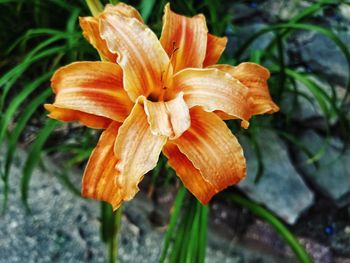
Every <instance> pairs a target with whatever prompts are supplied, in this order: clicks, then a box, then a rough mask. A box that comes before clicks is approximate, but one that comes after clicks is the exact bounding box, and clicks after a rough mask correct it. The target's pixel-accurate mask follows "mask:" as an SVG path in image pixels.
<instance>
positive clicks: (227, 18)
mask: <svg viewBox="0 0 350 263" xmlns="http://www.w3.org/2000/svg"><path fill="white" fill-rule="evenodd" d="M110 2H111V3H116V2H117V1H110ZM126 2H127V3H129V4H131V5H133V6H136V7H137V8H138V9H139V10H140V12H141V14H142V16H143V18H144V20H145V22H147V23H148V25H149V26H150V27H151V28H152V29H153V30H154V31H155V32H156V33H157V34H158V35H159V34H160V31H161V26H162V13H163V7H164V5H165V4H166V2H167V1H165V0H160V1H155V0H141V1H126ZM170 2H171V5H172V9H173V10H174V11H176V12H178V13H181V14H184V15H189V16H192V15H195V14H197V13H203V14H204V15H205V16H206V18H207V23H208V27H209V31H210V32H212V33H214V34H216V35H225V32H226V31H227V29H230V28H232V27H234V25H233V24H232V21H233V18H234V14H229V13H228V12H227V10H228V9H229V6H230V5H231V3H230V2H229V1H214V0H204V1H194V0H190V1H170ZM236 2H244V1H236ZM106 3H107V1H103V4H106ZM341 3H343V4H349V3H348V2H347V1H340V0H339V1H315V2H314V3H313V4H311V5H310V6H309V7H308V8H306V9H305V10H304V11H302V12H300V13H299V14H298V15H296V16H295V17H294V18H292V19H290V20H289V21H278V22H275V23H274V24H271V25H268V26H266V27H264V28H262V29H261V30H260V31H258V32H256V33H253V34H252V35H251V37H250V38H249V39H248V40H247V41H246V42H245V43H243V44H242V45H240V46H239V47H237V48H236V52H235V54H234V55H233V56H232V57H227V56H224V57H223V58H222V62H224V63H231V64H232V63H233V64H238V63H239V62H242V61H249V60H250V61H253V62H258V63H261V64H263V65H265V66H267V67H268V68H269V69H270V71H271V72H272V77H271V79H270V82H269V84H270V89H271V94H272V96H273V97H274V100H275V101H276V103H277V104H279V102H281V100H282V99H283V98H284V97H285V96H292V97H293V105H292V106H293V107H292V108H291V109H290V110H289V111H281V112H279V113H278V114H274V115H273V116H263V117H261V116H258V117H255V118H254V119H252V121H251V128H250V129H249V130H247V131H246V132H245V135H246V136H248V137H249V138H250V141H251V144H252V146H253V148H254V149H255V151H256V158H257V159H258V163H259V169H258V173H257V175H256V179H257V181H258V179H259V178H260V177H261V175H262V174H263V171H264V163H263V160H262V154H263V153H262V152H263V151H262V150H261V149H260V148H259V145H258V144H257V140H256V136H257V134H258V133H259V132H261V130H263V129H271V130H274V131H275V132H276V133H277V134H278V135H279V136H280V137H281V138H282V139H283V140H285V141H288V142H289V143H291V144H293V145H294V146H295V147H297V148H298V149H300V150H301V151H303V152H305V154H307V156H308V157H309V162H311V163H314V164H315V165H317V161H318V160H319V158H320V157H321V156H322V154H323V153H324V152H325V148H326V147H327V146H326V145H327V140H325V144H324V145H322V146H320V150H319V151H318V152H317V153H316V154H313V153H311V152H309V150H308V149H307V148H306V147H305V146H304V145H303V144H302V143H301V142H300V141H299V139H298V131H297V130H296V129H295V124H296V123H295V121H294V119H297V116H294V114H295V112H296V110H295V109H296V108H298V107H299V103H300V102H299V98H306V99H307V100H310V101H311V100H316V101H317V103H318V105H319V107H320V109H321V110H322V113H323V121H324V123H325V129H324V130H323V131H322V132H323V133H324V134H325V137H326V138H327V137H328V136H330V135H333V136H334V135H336V136H338V137H340V138H341V139H343V141H344V147H345V146H346V144H347V140H346V139H347V137H348V136H347V133H348V131H349V128H350V126H349V119H348V115H347V111H348V108H347V107H348V105H346V99H347V97H348V94H349V92H350V80H348V84H347V86H346V93H345V96H344V97H343V98H339V97H338V95H337V93H336V91H335V90H334V89H335V88H334V86H333V85H332V83H329V85H330V87H331V90H332V94H328V93H327V92H326V91H325V90H324V89H323V88H322V87H321V86H319V84H318V83H317V82H315V81H314V79H315V78H316V79H320V80H321V81H323V82H324V81H325V80H324V78H323V76H322V75H318V76H314V75H313V74H311V73H309V72H308V71H307V69H300V68H294V67H292V66H290V65H288V64H286V61H285V59H284V56H285V41H286V39H287V37H288V36H289V35H290V34H291V33H293V32H295V31H297V30H311V31H315V32H318V33H319V34H322V35H324V36H325V37H327V38H329V39H330V40H331V41H333V42H334V44H335V45H336V46H337V47H338V48H339V52H341V53H343V54H344V56H345V58H346V61H347V63H348V69H349V76H350V53H349V48H348V45H347V44H346V43H344V42H342V40H341V39H340V38H339V37H338V36H337V34H335V33H334V32H333V31H332V29H327V28H325V27H320V26H318V25H316V24H313V23H312V18H313V17H314V16H315V15H317V14H319V13H320V12H322V10H324V9H325V8H326V7H329V6H332V7H334V8H337V6H338V5H339V4H341ZM0 5H1V6H0V7H1V8H0V40H1V41H0V72H1V75H0V109H1V115H0V120H1V123H0V143H4V144H6V145H7V146H6V151H5V161H4V163H1V164H0V165H1V166H0V171H1V178H2V180H3V182H4V191H3V192H4V202H3V203H4V204H3V208H4V209H5V208H6V202H7V199H8V194H9V186H8V181H9V176H10V175H11V171H10V167H11V163H12V162H13V160H14V155H15V149H16V147H17V144H18V143H24V144H26V145H27V146H29V150H28V151H29V154H28V159H27V161H26V163H25V165H24V170H23V177H22V180H21V192H22V197H23V201H24V203H26V200H27V197H28V188H29V187H30V178H31V173H32V171H33V169H34V167H35V166H36V165H37V164H38V163H39V162H40V156H41V155H42V154H43V153H45V152H46V153H50V152H51V153H52V152H55V153H57V152H62V153H64V154H66V155H68V156H69V157H70V158H69V161H67V162H65V167H64V168H63V169H62V173H61V174H58V175H57V176H58V178H59V179H60V180H61V181H62V183H64V184H65V185H66V186H67V187H68V188H69V189H71V190H72V191H73V192H75V193H76V194H77V195H79V190H78V189H76V188H75V187H74V185H73V184H72V183H71V181H70V179H69V170H70V169H71V167H73V166H76V165H81V164H84V162H85V161H86V160H87V158H88V157H89V155H90V153H91V150H92V148H93V147H94V145H95V144H94V142H96V139H97V138H98V134H97V133H96V132H94V131H90V130H87V129H84V128H82V127H77V126H74V125H72V124H59V123H57V122H56V121H53V120H48V119H47V118H46V116H45V115H46V113H45V111H44V109H43V108H42V104H43V103H45V102H47V101H50V96H52V93H51V89H50V87H49V85H50V84H49V79H50V76H51V75H52V73H53V72H54V71H55V70H56V69H57V68H58V67H60V66H62V65H66V64H68V63H70V62H73V61H77V60H99V57H98V54H97V52H95V50H94V49H93V48H92V47H91V46H90V45H89V44H88V43H87V42H86V41H85V40H84V38H83V37H82V34H81V29H80V28H79V25H78V16H88V15H90V12H89V9H88V7H87V5H86V4H85V2H84V1H82V0H76V1H64V0H48V1H39V0H0ZM268 32H273V33H274V37H273V39H272V40H271V42H270V43H269V45H268V47H267V48H266V49H264V50H259V49H257V50H250V52H249V54H248V53H247V52H245V51H246V50H247V49H249V48H250V47H251V45H252V43H253V42H254V41H255V40H257V39H259V38H260V37H261V36H263V35H264V34H266V33H268ZM298 82H300V83H302V84H304V85H305V86H306V88H307V89H308V90H309V91H310V94H311V96H312V98H310V95H308V94H305V93H303V92H302V91H299V90H298V89H297V88H296V83H298ZM257 119H259V121H258V120H257ZM229 125H230V127H231V128H232V130H234V131H237V129H239V128H238V127H237V125H236V123H234V122H230V123H229ZM307 125H308V124H307V123H304V124H303V127H307ZM64 131H66V132H65V133H66V134H65V136H60V135H62V133H63V132H64ZM28 134H29V135H33V134H34V135H35V139H34V140H31V139H29V140H28V138H27V137H28ZM50 138H51V139H50ZM53 138H54V139H53ZM175 180H176V179H175V176H174V173H173V171H171V169H170V168H169V167H168V166H167V165H166V160H165V158H164V157H163V156H162V157H161V160H160V162H159V164H158V166H157V167H156V169H154V171H153V173H152V180H151V183H152V185H157V186H161V187H162V186H166V185H167V184H169V183H173V182H174V181H175ZM232 191H235V190H232V189H229V190H228V191H227V192H228V193H231V192H232ZM225 194H226V193H225ZM185 197H186V191H185V189H184V188H180V190H179V193H178V196H177V198H176V201H175V203H174V208H173V211H172V216H171V219H170V223H169V227H168V232H167V234H166V236H165V241H164V249H163V253H162V255H161V258H160V261H161V262H163V261H165V260H166V259H167V260H168V261H169V262H204V257H205V243H206V241H205V240H206V229H207V220H208V207H204V206H202V205H200V204H199V203H198V201H196V200H194V199H193V198H185ZM225 198H226V199H225ZM223 199H225V200H227V201H230V200H233V201H236V202H237V203H239V204H241V205H243V206H246V207H248V208H249V209H250V210H251V211H253V212H254V211H255V213H256V214H258V215H259V216H262V217H263V218H265V219H266V220H267V221H268V222H269V223H271V224H272V225H274V226H275V227H276V228H277V229H278V231H279V232H280V234H281V235H283V236H284V237H285V238H286V240H288V242H290V244H291V246H292V248H293V249H294V251H295V252H296V254H297V255H298V258H299V259H300V261H302V262H309V257H308V256H307V255H306V253H305V251H304V250H303V249H302V247H301V246H300V245H299V244H298V242H297V241H296V240H295V238H293V236H292V234H291V233H290V232H288V230H287V229H286V228H284V227H283V226H282V227H281V223H280V222H278V221H276V220H277V219H276V220H275V219H274V218H275V217H274V216H273V215H272V214H268V216H267V218H266V213H269V212H268V211H267V212H266V213H265V210H261V209H263V208H261V207H259V206H258V205H257V204H254V203H253V202H252V201H249V200H246V199H244V198H243V199H242V198H241V197H237V194H235V195H234V196H233V197H232V196H231V197H227V196H226V195H225V196H223ZM182 207H186V209H185V210H184V209H181V208H182ZM259 211H260V212H259ZM261 211H263V212H262V214H261ZM102 219H103V220H102V222H103V228H102V237H103V240H105V241H106V242H108V241H110V240H113V239H114V237H113V236H114V234H115V233H116V232H117V231H115V229H116V228H118V227H119V225H118V224H119V222H120V215H114V214H111V212H110V208H109V207H108V206H105V205H103V207H102ZM276 222H277V223H276ZM111 229H112V230H111ZM106 233H112V236H109V235H110V234H109V235H108V234H106ZM175 233H176V235H175ZM198 233H200V234H199V236H198ZM184 242H185V243H186V249H184V248H183V247H181V246H183V244H184ZM110 246H111V250H112V251H113V249H114V247H115V244H114V243H113V242H112V243H111V245H110ZM114 257H116V256H115V255H114Z"/></svg>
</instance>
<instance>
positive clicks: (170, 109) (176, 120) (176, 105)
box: [143, 92, 191, 139]
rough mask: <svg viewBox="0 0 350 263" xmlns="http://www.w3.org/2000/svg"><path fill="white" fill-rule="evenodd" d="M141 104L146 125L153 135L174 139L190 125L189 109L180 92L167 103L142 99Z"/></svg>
mask: <svg viewBox="0 0 350 263" xmlns="http://www.w3.org/2000/svg"><path fill="white" fill-rule="evenodd" d="M143 103H144V108H145V112H146V114H147V120H148V123H149V124H150V126H151V130H152V132H153V134H155V135H163V136H166V137H169V138H170V139H176V138H178V137H180V136H181V135H182V134H183V132H184V131H186V130H187V129H188V128H189V127H190V125H191V120H190V113H189V109H188V106H187V104H186V103H185V101H184V99H183V93H182V92H180V93H179V94H178V96H177V97H176V98H175V99H173V100H170V101H167V102H164V101H159V102H152V101H149V100H147V99H144V100H143Z"/></svg>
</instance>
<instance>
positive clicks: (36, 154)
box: [21, 119, 60, 209]
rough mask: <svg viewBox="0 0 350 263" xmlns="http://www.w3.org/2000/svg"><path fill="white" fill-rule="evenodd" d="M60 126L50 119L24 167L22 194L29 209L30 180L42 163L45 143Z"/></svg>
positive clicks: (39, 135) (35, 142)
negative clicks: (41, 158)
mask: <svg viewBox="0 0 350 263" xmlns="http://www.w3.org/2000/svg"><path fill="white" fill-rule="evenodd" d="M59 125H60V123H59V122H57V121H56V120H52V119H49V120H48V121H47V122H46V124H45V125H44V127H43V128H42V129H41V130H40V132H39V134H38V136H37V137H36V139H35V141H34V142H33V144H32V145H31V147H30V149H29V151H28V157H27V160H26V162H25V164H24V167H23V175H22V178H21V193H22V201H23V203H24V204H25V206H26V207H27V208H28V209H29V207H28V188H29V183H30V179H31V177H32V173H33V170H34V168H35V166H36V165H37V164H38V163H39V161H40V156H41V153H42V150H43V147H44V144H45V142H46V141H47V139H48V138H49V136H50V134H51V133H52V132H53V131H54V130H55V129H56V128H57V127H58V126H59Z"/></svg>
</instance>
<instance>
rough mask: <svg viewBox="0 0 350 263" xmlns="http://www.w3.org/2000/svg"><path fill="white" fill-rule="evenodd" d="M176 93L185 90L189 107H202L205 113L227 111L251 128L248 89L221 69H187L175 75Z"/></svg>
mask: <svg viewBox="0 0 350 263" xmlns="http://www.w3.org/2000/svg"><path fill="white" fill-rule="evenodd" d="M173 90H174V91H180V90H181V91H183V92H184V94H185V96H184V99H185V101H186V103H187V105H188V106H189V107H190V108H192V107H194V106H202V107H203V109H204V110H205V111H208V112H212V111H223V112H225V113H226V114H228V115H230V116H231V118H238V119H241V120H243V121H242V126H243V127H248V120H249V118H250V108H249V107H250V103H249V102H248V96H247V95H248V88H247V87H245V86H244V85H242V84H241V83H240V82H239V81H238V80H236V79H234V78H233V77H232V76H231V75H229V74H227V73H225V72H223V71H220V70H218V69H184V70H182V71H180V72H178V73H177V74H175V75H174V79H173Z"/></svg>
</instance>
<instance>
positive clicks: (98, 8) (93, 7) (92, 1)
mask: <svg viewBox="0 0 350 263" xmlns="http://www.w3.org/2000/svg"><path fill="white" fill-rule="evenodd" d="M85 1H86V4H87V6H88V7H89V10H90V12H91V14H92V15H93V16H97V15H98V14H99V13H101V12H102V11H103V5H102V4H101V2H100V1H99V0H85Z"/></svg>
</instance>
